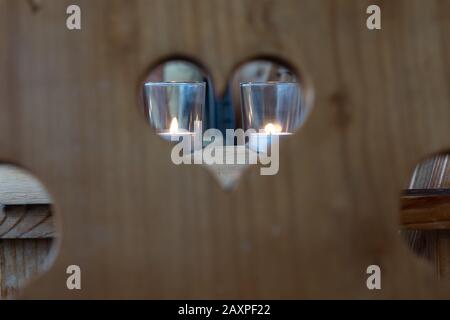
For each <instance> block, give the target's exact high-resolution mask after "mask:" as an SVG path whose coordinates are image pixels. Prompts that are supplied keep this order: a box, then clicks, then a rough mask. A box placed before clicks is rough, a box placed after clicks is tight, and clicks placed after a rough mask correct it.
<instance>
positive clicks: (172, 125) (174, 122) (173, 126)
mask: <svg viewBox="0 0 450 320" xmlns="http://www.w3.org/2000/svg"><path fill="white" fill-rule="evenodd" d="M169 132H170V133H177V132H178V120H177V118H173V119H172V122H171V123H170V129H169Z"/></svg>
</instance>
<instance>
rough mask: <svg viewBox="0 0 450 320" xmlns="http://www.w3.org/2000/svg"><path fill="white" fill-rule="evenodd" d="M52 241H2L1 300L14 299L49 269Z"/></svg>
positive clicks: (0, 259)
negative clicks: (34, 279) (28, 284)
mask: <svg viewBox="0 0 450 320" xmlns="http://www.w3.org/2000/svg"><path fill="white" fill-rule="evenodd" d="M51 244H52V241H51V240H50V239H39V240H30V239H20V240H0V299H12V298H14V297H16V296H17V294H18V292H19V290H20V289H21V288H22V287H24V286H25V285H26V283H28V282H29V281H30V280H31V279H32V278H33V277H36V276H37V275H39V274H40V273H42V272H44V271H45V270H46V269H47V267H48V261H49V260H48V254H49V252H50V248H51Z"/></svg>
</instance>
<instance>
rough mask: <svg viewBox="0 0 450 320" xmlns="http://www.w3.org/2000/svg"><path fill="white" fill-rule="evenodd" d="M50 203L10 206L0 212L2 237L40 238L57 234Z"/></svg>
mask: <svg viewBox="0 0 450 320" xmlns="http://www.w3.org/2000/svg"><path fill="white" fill-rule="evenodd" d="M55 228H56V226H55V224H54V221H53V217H52V213H51V208H50V206H48V205H22V206H8V207H6V208H5V209H4V211H3V212H0V239H40V238H53V237H55V236H56V230H55Z"/></svg>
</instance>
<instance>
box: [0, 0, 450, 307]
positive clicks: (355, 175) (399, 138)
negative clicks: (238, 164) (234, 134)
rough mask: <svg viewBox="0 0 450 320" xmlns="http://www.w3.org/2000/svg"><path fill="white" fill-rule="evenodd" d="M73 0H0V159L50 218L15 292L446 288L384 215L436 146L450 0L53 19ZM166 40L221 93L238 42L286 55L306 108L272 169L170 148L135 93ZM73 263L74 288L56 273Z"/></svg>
mask: <svg viewBox="0 0 450 320" xmlns="http://www.w3.org/2000/svg"><path fill="white" fill-rule="evenodd" d="M71 3H72V1H56V0H47V1H42V4H41V6H40V7H39V9H38V10H34V9H32V8H31V7H30V5H29V4H28V2H27V1H16V0H0V38H1V39H2V41H1V42H0V69H1V70H2V73H0V113H1V115H2V116H1V117H0V158H1V159H3V160H6V161H8V162H11V163H20V164H22V165H23V166H24V167H26V168H29V169H30V170H31V171H32V172H33V173H35V174H36V175H37V177H38V178H40V179H41V180H42V181H43V182H44V184H45V185H46V187H48V190H49V191H50V193H51V194H52V197H53V198H54V200H55V213H56V214H57V215H61V221H62V222H63V225H62V230H63V238H62V242H61V245H60V253H59V256H58V258H57V260H56V262H55V264H54V266H53V267H52V269H51V270H50V271H49V272H48V273H47V274H46V275H44V276H43V277H42V278H40V279H38V280H37V281H36V282H35V283H34V284H33V285H31V286H30V287H29V288H28V289H27V290H26V292H25V295H24V297H34V298H50V297H58V298H124V297H127V298H131V297H134V298H315V297H316V298H317V297H320V298H330V297H333V298H438V297H440V298H443V297H446V298H448V297H449V292H450V290H449V289H448V286H447V284H448V283H446V284H445V285H438V284H437V283H435V282H433V281H430V280H431V279H432V278H433V270H431V268H430V267H429V266H427V265H425V264H424V263H422V262H421V261H420V260H419V259H418V258H416V257H414V255H413V254H411V253H410V252H409V251H408V250H407V248H406V246H404V245H403V244H402V240H401V238H400V237H398V233H397V228H398V205H399V193H400V190H401V189H403V187H404V185H405V183H406V181H407V178H408V175H409V174H410V172H411V171H412V169H413V168H414V166H415V165H416V164H417V163H418V162H419V160H420V159H423V158H424V157H425V156H427V155H430V154H432V153H435V152H436V151H441V150H445V149H448V148H450V127H449V125H448V119H450V108H449V104H450V96H449V93H448V88H449V87H450V60H449V57H450V43H449V42H448V41H447V39H449V38H450V25H449V23H450V17H449V15H448V12H450V1H448V0H430V1H423V0H397V1H388V0H384V1H383V0H379V1H376V3H378V4H379V5H380V6H381V7H382V12H383V29H382V30H381V31H379V32H372V31H369V30H367V29H366V27H365V24H366V17H367V15H366V13H365V12H366V8H367V6H368V5H369V4H372V3H373V1H365V0H320V1H318V0H277V1H265V0H264V1H260V0H258V1H257V0H215V1H210V0H164V1H162V0H160V1H158V0H154V1H153V0H142V1H138V0H127V1H103V0H89V1H82V0H80V1H77V3H78V4H79V5H80V6H81V8H82V13H83V26H82V28H83V29H82V30H81V31H68V30H67V29H66V28H65V18H66V16H65V9H66V7H67V5H68V4H71ZM174 54H177V55H185V56H188V57H192V58H193V59H195V60H196V61H199V62H200V63H201V64H203V65H204V66H206V68H207V69H208V70H209V71H210V72H211V74H212V77H213V79H214V82H215V85H216V88H217V89H218V92H223V89H224V86H225V84H226V83H227V81H228V80H229V79H230V76H231V74H232V72H233V70H234V68H236V66H238V65H239V64H240V63H242V62H243V61H245V60H246V59H249V58H250V57H255V56H260V55H264V56H276V57H279V58H281V59H283V60H285V61H286V62H288V64H290V65H292V66H293V67H294V68H296V69H299V70H302V72H303V74H304V76H305V78H306V79H307V81H308V82H307V83H308V85H309V88H314V93H315V103H314V110H313V112H312V113H311V115H310V117H309V119H308V120H307V123H306V125H305V126H304V127H303V128H302V129H301V130H300V131H299V132H298V134H296V135H294V136H292V137H291V138H290V139H288V140H286V142H284V143H283V145H282V146H281V147H282V148H281V154H280V172H279V174H278V175H276V176H272V177H270V176H269V177H262V176H260V175H259V171H258V169H257V168H251V169H249V170H248V171H247V172H246V173H245V174H244V176H243V178H242V179H241V180H240V182H239V184H238V186H237V188H236V189H235V190H234V191H232V192H224V190H222V188H221V187H220V186H219V185H218V184H217V183H216V181H215V180H214V179H213V177H212V176H211V175H210V173H208V172H207V171H206V170H205V169H204V168H201V167H195V166H192V167H187V166H184V167H177V166H174V165H173V164H171V162H170V158H169V155H170V146H169V145H168V144H166V143H165V142H164V141H161V140H160V139H158V137H157V136H156V135H154V133H153V132H152V130H150V129H149V128H148V126H147V124H146V122H145V120H144V117H143V116H142V115H141V113H140V112H139V111H138V107H137V105H138V102H137V100H138V99H137V91H138V84H139V83H140V80H141V79H143V78H144V77H145V71H147V70H148V69H149V67H150V66H152V65H154V64H155V63H156V62H158V61H161V59H163V58H166V57H168V56H170V55H174ZM307 92H308V94H311V93H312V91H311V90H309V91H307ZM310 96H311V95H310ZM69 264H78V265H79V266H80V267H81V268H82V271H83V280H82V281H83V284H84V285H83V290H82V291H68V290H67V289H66V288H65V280H66V279H65V276H66V274H65V270H66V267H67V266H68V265H69ZM370 264H378V265H380V266H381V268H382V270H383V282H382V283H383V286H382V290H381V291H369V290H367V288H366V276H367V275H366V272H365V271H366V268H367V266H368V265H370ZM124 275H126V276H124Z"/></svg>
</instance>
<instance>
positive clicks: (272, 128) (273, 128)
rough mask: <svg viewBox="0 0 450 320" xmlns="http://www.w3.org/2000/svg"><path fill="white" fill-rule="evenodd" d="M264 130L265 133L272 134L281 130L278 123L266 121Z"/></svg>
mask: <svg viewBox="0 0 450 320" xmlns="http://www.w3.org/2000/svg"><path fill="white" fill-rule="evenodd" d="M264 131H265V132H266V133H267V134H274V133H279V132H281V126H280V125H279V124H273V123H268V124H266V126H265V127H264Z"/></svg>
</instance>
